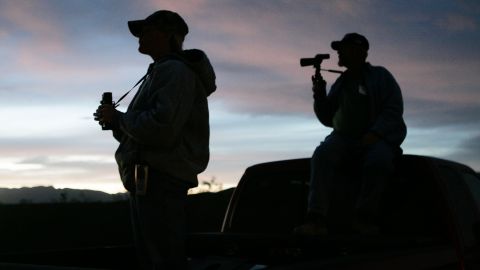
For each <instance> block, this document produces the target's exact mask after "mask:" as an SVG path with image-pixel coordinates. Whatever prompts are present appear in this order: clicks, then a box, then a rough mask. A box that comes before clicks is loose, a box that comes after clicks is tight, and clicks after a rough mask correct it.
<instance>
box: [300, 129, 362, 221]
mask: <svg viewBox="0 0 480 270" xmlns="http://www.w3.org/2000/svg"><path fill="white" fill-rule="evenodd" d="M353 147H354V141H352V140H351V139H349V138H346V137H344V136H341V135H339V134H337V133H335V132H332V133H331V134H330V135H329V136H327V137H326V138H325V140H324V141H323V142H322V143H321V144H320V145H319V146H318V147H317V148H316V149H315V151H314V153H313V155H312V159H311V168H310V174H311V175H310V189H309V197H308V212H310V213H317V214H321V215H323V216H327V211H328V208H329V203H330V198H329V194H331V191H332V188H333V186H332V185H333V184H334V181H339V179H338V177H337V175H338V172H339V170H340V169H341V168H342V164H344V161H345V160H346V158H347V157H348V155H349V152H350V151H351V149H352V148H353Z"/></svg>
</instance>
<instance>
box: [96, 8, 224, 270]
mask: <svg viewBox="0 0 480 270" xmlns="http://www.w3.org/2000/svg"><path fill="white" fill-rule="evenodd" d="M128 26H129V29H130V32H131V33H132V34H133V35H134V36H135V37H137V38H138V39H139V48H138V50H139V52H140V53H142V54H146V55H149V56H150V57H151V58H152V59H153V60H154V62H153V63H152V64H150V67H149V68H148V72H147V75H146V77H145V78H144V81H143V83H142V84H141V86H140V88H139V90H138V92H137V94H136V95H135V97H134V98H133V100H132V101H131V103H130V105H129V107H128V109H127V111H126V112H125V113H122V112H119V111H117V110H116V109H115V108H114V107H113V106H109V105H103V106H100V107H99V109H98V110H97V113H99V114H100V115H101V116H102V117H101V118H100V119H99V120H100V121H101V122H106V123H109V124H110V125H111V126H112V130H113V136H114V137H115V139H117V140H118V141H119V142H120V145H119V147H118V149H117V151H116V153H115V158H116V160H117V163H118V168H119V171H120V175H121V178H122V181H123V183H124V186H125V188H126V189H127V190H129V191H130V194H131V213H132V221H133V227H134V233H135V240H136V246H137V249H138V251H139V254H140V256H141V259H142V262H143V266H144V267H145V268H146V269H186V268H187V261H186V255H185V233H186V231H185V230H186V224H185V223H186V221H185V203H186V198H187V190H188V189H189V188H191V187H194V186H196V185H197V184H198V180H197V175H198V174H199V173H201V172H202V171H203V170H205V168H206V166H207V163H208V160H209V113H208V103H207V96H208V95H210V94H211V93H212V92H213V91H215V89H216V86H215V74H214V71H213V68H212V66H211V65H210V63H209V61H208V59H207V57H206V55H205V54H204V53H203V52H202V51H200V50H183V49H182V45H183V41H184V39H185V36H186V35H187V33H188V26H187V24H186V23H185V21H184V20H183V19H182V18H181V17H180V16H179V15H178V14H177V13H175V12H171V11H167V10H160V11H157V12H155V13H153V14H152V15H150V16H148V17H147V18H146V19H144V20H137V21H129V22H128Z"/></svg>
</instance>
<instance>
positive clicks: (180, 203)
mask: <svg viewBox="0 0 480 270" xmlns="http://www.w3.org/2000/svg"><path fill="white" fill-rule="evenodd" d="M187 190H188V187H187V186H186V185H183V184H181V183H179V182H178V180H176V179H172V178H171V177H169V176H166V175H161V176H159V177H152V178H151V179H150V180H149V183H148V190H147V194H146V195H145V196H135V197H134V198H133V199H132V202H133V203H132V219H133V220H132V221H133V225H134V226H133V227H134V230H135V232H134V236H135V242H136V245H137V250H138V252H139V253H140V254H139V255H140V259H141V260H142V262H143V263H142V264H143V266H144V267H145V269H172V270H175V269H187V260H186V254H185V240H186V214H185V205H186V199H187Z"/></svg>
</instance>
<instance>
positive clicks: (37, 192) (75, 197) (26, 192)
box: [0, 186, 128, 204]
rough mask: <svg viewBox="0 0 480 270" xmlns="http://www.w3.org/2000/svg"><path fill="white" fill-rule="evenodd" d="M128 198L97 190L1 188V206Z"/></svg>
mask: <svg viewBox="0 0 480 270" xmlns="http://www.w3.org/2000/svg"><path fill="white" fill-rule="evenodd" d="M127 198H128V195H127V194H126V193H117V194H108V193H105V192H101V191H96V190H86V189H84V190H79V189H69V188H63V189H56V188H54V187H51V186H47V187H44V186H39V187H31V188H14V189H10V188H0V204H19V203H62V202H113V201H119V200H125V199H127Z"/></svg>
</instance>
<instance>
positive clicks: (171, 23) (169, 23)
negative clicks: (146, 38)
mask: <svg viewBox="0 0 480 270" xmlns="http://www.w3.org/2000/svg"><path fill="white" fill-rule="evenodd" d="M145 25H154V26H157V27H159V29H161V30H165V31H170V32H172V33H175V34H179V35H182V36H186V35H187V34H188V25H187V23H186V22H185V21H184V20H183V18H182V17H180V15H178V13H176V12H173V11H170V10H159V11H156V12H154V13H153V14H151V15H150V16H148V17H147V18H145V19H143V20H135V21H129V22H128V28H129V29H130V32H131V33H132V35H134V36H136V37H139V36H140V33H141V32H142V28H143V26H145Z"/></svg>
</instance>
